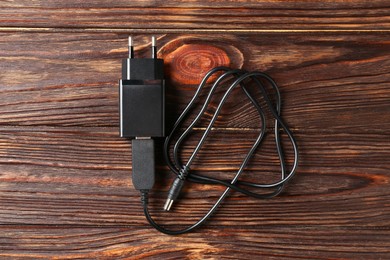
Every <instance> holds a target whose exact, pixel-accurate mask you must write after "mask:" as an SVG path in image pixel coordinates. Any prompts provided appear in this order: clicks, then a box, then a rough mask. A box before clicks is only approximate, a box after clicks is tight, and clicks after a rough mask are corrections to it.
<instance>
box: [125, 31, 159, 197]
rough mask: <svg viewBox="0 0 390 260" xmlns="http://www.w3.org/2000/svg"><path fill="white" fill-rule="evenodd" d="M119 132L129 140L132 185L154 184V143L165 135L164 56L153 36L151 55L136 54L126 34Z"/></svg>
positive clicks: (141, 187)
mask: <svg viewBox="0 0 390 260" xmlns="http://www.w3.org/2000/svg"><path fill="white" fill-rule="evenodd" d="M119 117H120V118H119V121H120V136H121V137H126V138H135V139H133V140H132V161H133V166H132V168H133V175H132V179H133V185H134V187H135V188H136V189H137V190H149V189H151V188H152V187H153V184H154V176H155V166H154V143H153V140H152V139H151V138H152V137H164V136H165V81H164V60H162V59H158V58H157V49H156V40H155V38H154V37H153V38H152V57H151V58H135V57H134V49H133V42H132V38H131V37H129V57H128V58H127V59H124V60H122V79H121V80H120V81H119Z"/></svg>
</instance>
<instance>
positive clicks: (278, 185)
mask: <svg viewBox="0 0 390 260" xmlns="http://www.w3.org/2000/svg"><path fill="white" fill-rule="evenodd" d="M221 72H224V73H222V74H221V75H220V76H219V77H218V78H217V79H216V81H215V82H214V84H213V85H212V87H211V89H210V91H209V93H208V95H207V97H206V100H205V102H204V104H203V106H202V108H201V109H200V111H199V112H198V114H197V115H196V117H195V118H194V119H193V120H192V122H191V123H190V125H189V126H188V127H187V128H186V129H185V130H184V131H183V133H182V134H181V135H180V136H179V137H178V139H177V140H176V142H175V144H174V145H173V152H172V155H171V153H170V144H171V143H172V138H173V136H174V134H175V133H176V132H177V131H178V129H179V126H181V124H182V123H183V122H184V120H185V119H186V118H187V116H188V115H189V113H190V112H191V110H192V109H193V107H194V105H195V104H196V102H197V99H198V98H199V95H200V93H201V91H202V90H203V89H204V87H205V85H206V82H207V81H208V79H209V78H210V77H211V76H213V75H215V74H216V73H221ZM229 80H230V81H231V80H234V82H233V83H231V84H230V85H229V87H228V88H227V90H226V91H225V94H224V96H223V97H222V99H221V101H220V102H219V104H218V106H217V108H216V110H215V112H214V115H213V117H212V118H211V120H210V122H209V125H208V126H207V128H206V130H205V131H204V133H203V135H202V137H201V138H200V140H199V142H198V144H197V145H196V147H195V148H194V150H193V151H192V154H191V156H190V157H189V158H188V159H187V161H186V163H182V160H181V159H180V156H179V150H180V147H181V145H182V143H183V141H184V140H185V139H186V138H187V137H188V136H189V134H190V133H191V131H192V130H193V128H194V126H195V125H196V123H197V122H198V121H199V120H200V118H201V117H202V115H203V114H204V113H205V111H206V109H207V106H208V105H209V103H210V101H211V97H212V96H213V94H214V92H215V90H216V89H217V88H218V87H222V86H223V85H222V84H223V83H226V82H228V81H229ZM262 82H266V83H267V85H270V86H271V87H272V89H273V91H274V94H275V95H276V100H275V101H272V100H271V98H270V97H269V95H268V92H269V91H268V90H267V89H266V86H265V85H264V84H263V83H262ZM248 83H253V84H255V85H256V86H258V87H259V89H260V91H261V93H262V96H263V98H264V100H265V103H266V104H267V107H268V109H269V110H270V112H271V114H272V115H273V117H274V120H275V127H274V130H275V133H274V135H275V144H276V150H277V154H278V157H279V161H280V167H281V175H280V179H279V181H277V182H274V183H268V184H259V183H252V182H244V181H239V180H238V179H239V177H240V176H241V174H242V173H243V172H244V169H245V167H246V165H247V164H248V162H249V160H250V159H251V157H252V156H253V154H254V152H255V151H256V149H257V148H258V147H259V146H260V144H261V143H262V141H263V140H264V137H265V135H266V116H265V113H264V111H263V109H262V107H261V106H260V105H259V104H258V103H257V101H256V99H255V98H254V97H253V96H252V95H251V94H250V92H249V90H248V89H247V87H246V86H247V84H248ZM237 86H240V87H241V89H242V91H243V92H244V94H245V95H246V96H247V97H248V99H249V100H250V102H251V103H252V105H253V106H254V108H255V109H256V111H257V112H258V114H259V117H260V123H261V131H260V132H259V134H258V136H257V138H256V140H255V142H254V143H253V145H252V147H251V148H250V149H249V151H248V153H247V154H246V156H245V158H244V160H243V161H242V163H241V165H240V167H239V169H238V171H237V172H236V174H235V176H234V178H233V179H232V180H230V181H227V180H220V179H216V178H212V177H207V176H203V175H200V174H195V173H193V172H191V171H190V168H191V165H192V163H193V161H194V160H195V158H196V156H197V154H198V152H199V150H200V149H201V148H202V146H203V144H204V141H205V139H206V138H207V136H208V135H209V133H210V131H211V129H212V127H213V125H214V123H215V121H216V119H217V118H218V115H219V113H220V111H221V109H222V107H223V105H224V104H225V102H226V100H227V98H228V97H229V96H230V94H231V92H232V91H233V89H234V88H236V87H237ZM280 113H281V96H280V92H279V88H278V86H277V84H276V83H275V81H274V80H273V79H272V78H271V77H270V76H268V75H267V74H265V73H263V72H258V71H254V72H247V71H245V70H239V69H237V70H231V69H229V68H226V67H216V68H214V69H212V70H210V71H209V72H208V73H207V74H206V75H205V77H204V78H203V79H202V81H201V82H200V84H199V86H198V89H197V91H196V92H195V94H194V96H193V97H192V99H191V101H190V102H189V103H188V105H187V106H186V107H185V109H184V110H183V112H182V113H181V115H180V116H179V118H178V120H177V121H176V123H175V124H174V126H173V129H172V131H171V133H170V134H169V135H168V136H167V137H166V139H165V143H164V158H165V160H166V163H167V165H168V167H169V168H170V169H171V171H172V172H173V173H175V174H176V176H177V178H176V180H175V182H174V184H173V186H172V188H171V191H170V195H171V193H172V194H174V195H176V196H177V195H178V193H179V192H180V189H181V187H182V185H183V184H184V182H185V181H191V182H195V183H201V184H210V185H223V186H225V187H226V189H225V191H224V192H223V193H222V194H221V196H220V197H219V199H218V200H217V202H215V203H214V205H213V206H212V207H211V208H210V209H209V211H208V212H207V213H206V214H205V215H204V216H203V217H202V218H201V219H200V220H199V221H197V222H196V223H195V224H193V225H191V226H189V227H187V228H185V229H181V230H169V229H166V228H164V227H162V226H160V225H158V224H157V223H156V222H155V221H154V220H153V218H152V216H151V215H150V213H149V210H148V191H147V190H142V191H141V194H142V196H141V200H142V203H143V207H144V213H145V216H146V219H147V220H148V221H149V223H150V224H151V225H152V226H153V227H154V228H156V229H157V230H158V231H160V232H162V233H165V234H169V235H178V234H183V233H186V232H188V231H191V230H193V229H195V228H197V227H199V226H200V225H202V224H203V223H204V222H205V221H206V220H207V219H208V218H209V217H210V216H211V215H212V214H213V213H214V212H215V210H216V209H217V208H218V206H219V205H220V204H221V203H222V201H223V200H224V199H225V198H226V196H227V195H228V194H229V191H230V190H231V189H232V190H235V191H238V192H241V193H243V194H245V195H247V196H251V197H255V198H261V199H266V198H272V197H274V196H277V195H278V194H280V193H281V192H282V191H283V188H284V185H285V183H286V182H288V181H289V180H290V179H291V178H292V177H293V176H294V174H295V172H296V169H297V166H298V159H299V158H298V157H299V155H298V147H297V144H296V141H295V139H294V136H293V134H292V132H291V131H290V130H289V128H288V127H287V125H286V124H285V123H284V121H283V120H282V118H281V116H280ZM281 128H282V129H283V131H284V133H286V134H287V136H288V138H289V140H290V142H291V146H292V149H293V151H294V163H293V165H292V167H291V169H290V170H289V171H288V172H287V165H286V162H285V157H284V153H283V147H282V144H281V140H280V133H281ZM172 157H173V158H172ZM244 187H251V188H259V189H265V191H266V193H260V194H259V193H255V192H252V191H249V190H247V189H245V188H244ZM172 202H173V200H172V201H171V203H172ZM169 207H170V205H169ZM168 210H169V208H168Z"/></svg>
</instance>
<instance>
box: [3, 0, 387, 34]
mask: <svg viewBox="0 0 390 260" xmlns="http://www.w3.org/2000/svg"><path fill="white" fill-rule="evenodd" d="M1 26H2V27H6V26H9V27H43V28H45V27H46V28H47V27H55V28H65V27H66V28H122V29H125V28H131V29H134V28H136V29H153V30H155V29H250V30H256V29H266V30H270V29H271V30H272V29H292V30H296V29H298V30H302V29H333V30H338V29H342V30H343V29H346V30H362V29H363V30H364V29H368V30H370V29H371V30H377V29H387V30H389V29H390V7H389V5H388V3H387V2H386V1H383V0H376V1H370V2H367V1H363V0H354V1H348V2H345V1H341V0H331V1H326V2H324V3H323V4H319V3H318V2H308V1H302V0H301V1H229V2H226V1H222V0H216V1H179V0H175V1H146V0H137V1H131V4H130V3H129V2H128V1H125V0H123V1H115V2H112V1H111V2H102V1H88V3H84V2H79V1H74V0H73V1H66V2H65V1H50V2H47V1H5V2H4V1H3V2H2V3H1V4H0V27H1Z"/></svg>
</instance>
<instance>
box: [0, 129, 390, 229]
mask: <svg viewBox="0 0 390 260" xmlns="http://www.w3.org/2000/svg"><path fill="white" fill-rule="evenodd" d="M116 130H117V129H111V130H110V131H102V130H95V129H85V128H83V129H82V130H77V129H73V130H72V129H69V130H68V131H66V132H63V131H58V130H53V129H50V128H40V129H34V128H30V129H28V130H27V129H26V130H17V131H15V130H12V129H2V131H1V132H2V135H1V139H0V142H1V144H2V145H1V149H0V153H1V154H2V157H1V163H2V165H1V172H2V175H1V178H0V191H1V193H0V194H1V196H0V204H1V205H2V206H3V207H4V208H3V211H1V212H0V223H7V224H27V223H29V224H42V225H43V224H50V225H59V224H73V225H99V226H102V225H109V226H112V225H145V220H144V216H143V215H142V212H141V208H140V202H139V193H138V192H137V191H135V190H133V189H132V187H131V178H130V176H131V175H130V170H131V169H130V166H131V160H130V151H131V150H130V147H129V144H128V142H126V141H125V140H123V139H119V138H118V137H117V133H116ZM255 136H256V134H255V131H244V130H242V131H237V130H235V131H216V132H214V133H212V135H211V139H210V140H209V141H208V142H207V143H206V144H205V147H204V150H203V151H201V153H200V154H199V160H198V161H196V162H195V165H194V166H193V167H192V169H193V170H194V171H201V172H203V173H205V174H208V175H212V176H217V177H219V178H227V177H230V178H231V177H232V174H233V172H234V170H236V169H237V168H238V166H239V163H240V162H241V160H242V159H243V157H244V155H245V153H246V152H247V151H248V149H249V147H250V145H251V140H253V139H254V138H255ZM194 137H195V138H194V139H197V138H198V137H199V133H196V134H195V136H194ZM385 138H386V136H385V135H379V134H361V135H356V134H355V135H346V134H323V133H322V134H315V133H311V134H310V135H307V134H299V133H298V134H297V139H298V141H299V144H301V149H300V151H301V164H300V168H299V171H298V174H297V176H296V177H295V180H294V182H293V183H291V184H290V185H289V187H288V189H287V190H286V192H285V193H284V194H283V195H282V196H281V197H278V198H275V199H272V200H266V201H262V200H255V199H248V198H247V197H245V196H241V195H238V194H236V195H235V196H234V198H232V199H229V200H228V202H226V203H225V205H224V207H223V208H221V210H220V211H219V212H218V214H217V215H216V216H215V218H214V219H213V220H212V221H211V222H210V224H211V225H216V226H221V225H223V226H225V225H226V226H234V225H235V223H236V222H237V221H239V222H240V225H242V226H247V225H249V226H250V225H256V224H259V223H261V225H262V226H263V227H265V226H292V227H295V226H311V225H315V226H334V225H342V226H352V227H354V226H364V227H367V226H371V227H388V226H389V225H390V219H389V218H388V216H389V214H390V209H389V207H388V206H386V203H387V201H388V200H389V198H390V193H389V189H390V187H389V178H390V176H389V174H388V172H389V166H388V165H387V163H386V162H387V160H388V158H389V156H390V155H389V152H390V147H389V144H388V142H387V143H386V142H382V143H381V141H382V140H384V139H385ZM193 145H194V141H189V142H188V143H187V144H186V146H187V147H193ZM225 147H229V149H226V148H225ZM188 152H189V149H185V151H184V157H188ZM248 168H249V169H248V172H247V173H246V174H245V175H246V176H244V178H243V179H245V180H252V181H257V182H259V181H266V180H268V181H270V180H272V179H275V177H276V176H278V174H277V172H278V171H279V167H278V162H277V160H276V154H275V151H274V145H273V142H272V139H270V138H269V139H266V140H265V143H264V145H263V146H262V148H261V149H259V154H258V155H256V156H255V157H254V159H253V160H252V162H251V163H250V165H249V167H248ZM158 169H159V172H160V177H159V182H158V183H159V184H157V185H156V189H155V190H154V193H153V195H152V197H153V198H154V201H153V206H152V209H153V212H154V214H155V215H156V216H158V217H159V219H160V221H161V222H162V223H164V222H166V223H171V224H173V223H178V220H179V224H189V223H191V222H193V221H195V220H196V219H197V218H199V217H200V216H201V215H202V214H203V212H205V211H206V210H207V208H209V207H210V206H211V203H212V202H213V201H215V199H216V198H217V196H218V195H219V194H221V192H222V191H223V188H222V187H218V186H216V187H210V186H203V185H190V186H188V187H187V188H186V190H187V191H188V194H187V195H185V197H186V199H184V200H183V201H182V202H181V203H178V204H177V205H176V208H175V209H176V210H175V211H174V214H173V215H172V214H164V213H163V212H162V211H161V210H160V209H161V207H162V205H163V201H164V199H165V196H166V189H167V187H168V184H169V181H167V180H164V177H165V176H164V175H165V174H166V173H167V169H166V167H163V164H162V163H159V166H158ZM160 182H162V183H160ZM238 208H239V211H237V209H238ZM15 212H17V213H18V214H17V215H16V216H13V215H14V213H15ZM12 216H13V217H12ZM242 218H243V219H245V220H244V221H240V219H242ZM220 223H223V224H220ZM221 227H222V226H221Z"/></svg>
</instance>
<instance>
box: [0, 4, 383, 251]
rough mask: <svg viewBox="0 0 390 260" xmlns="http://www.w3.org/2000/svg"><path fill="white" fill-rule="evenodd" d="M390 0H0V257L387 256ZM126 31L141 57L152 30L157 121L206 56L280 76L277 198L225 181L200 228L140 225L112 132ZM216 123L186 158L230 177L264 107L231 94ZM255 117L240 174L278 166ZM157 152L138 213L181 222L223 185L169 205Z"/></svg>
mask: <svg viewBox="0 0 390 260" xmlns="http://www.w3.org/2000/svg"><path fill="white" fill-rule="evenodd" d="M389 8H390V6H389V5H388V3H387V2H386V1H383V0H374V1H362V0H351V1H338V0H329V1H325V2H322V3H319V2H316V3H314V2H313V3H310V2H307V1H244V0H239V1H221V0H213V1H198V0H190V1H178V0H174V1H145V0H134V1H131V3H130V2H129V1H127V0H126V1H125V0H119V1H115V2H113V1H105V2H104V1H88V3H86V2H81V1H58V0H51V1H40V0H38V1H25V0H18V1H2V2H1V3H0V39H1V40H0V71H1V72H0V100H1V102H0V258H4V259H24V258H30V259H39V258H44V259H47V258H50V259H55V258H57V259H58V258H59V259H74V258H87V259H113V258H126V259H141V258H146V259H207V258H212V259H221V258H224V259H229V258H230V259H284V258H286V259H291V258H295V259H297V258H307V259H335V258H336V259H389V258H390V250H389V248H390V241H389V238H390V207H389V203H388V201H389V199H390V189H389V188H390V187H389V185H390V184H389V183H390V174H389V170H390V167H389V165H388V158H389V156H390V142H389V140H390V106H389V104H390V88H389V85H390V62H389V61H390V51H389V50H390V41H389V39H390V38H389V32H390V15H389V14H390V12H389V11H390V9H389ZM130 32H131V33H132V34H133V36H134V42H135V49H136V55H137V56H138V57H148V56H149V55H150V50H149V48H150V37H151V35H152V34H151V33H153V34H154V35H156V36H157V38H158V43H159V47H160V49H159V54H158V55H159V56H160V57H162V58H164V59H165V63H166V67H167V70H166V71H165V73H166V78H167V103H168V113H167V117H168V124H171V123H172V121H173V120H174V119H175V118H176V117H177V115H178V113H179V112H180V111H181V110H182V109H183V107H184V105H185V104H186V102H188V100H189V99H190V97H191V95H192V94H193V93H194V91H195V88H196V83H197V82H198V81H199V80H200V79H201V78H202V76H203V75H204V73H205V72H206V71H207V70H208V69H210V68H212V67H214V66H217V65H225V66H231V67H242V68H245V69H250V70H253V69H259V70H262V71H265V72H267V73H269V74H270V75H272V77H274V78H275V80H276V81H277V82H278V83H279V84H280V88H281V93H282V97H283V108H284V111H283V116H284V117H285V120H286V121H287V123H288V124H289V125H290V126H291V128H292V129H293V130H294V133H295V135H296V137H297V141H298V145H299V150H300V153H301V159H300V166H299V168H298V172H297V175H296V176H295V178H294V179H293V180H292V182H291V183H290V184H289V185H288V186H287V188H286V190H285V192H284V193H282V194H281V195H280V196H278V197H276V198H273V199H270V200H256V199H251V198H247V197H246V196H243V195H241V194H238V193H232V195H231V196H230V197H229V198H228V199H227V200H226V201H225V202H224V204H223V207H221V208H220V209H219V210H218V211H217V213H216V214H215V215H214V216H213V218H212V219H210V221H209V222H207V225H206V226H204V227H203V228H202V229H200V230H198V231H197V232H194V233H190V234H186V235H183V236H180V237H171V236H165V235H162V234H160V233H158V232H157V231H155V230H154V229H152V228H151V227H150V226H149V225H148V224H147V222H146V220H145V218H144V216H143V213H142V209H141V205H140V198H139V194H138V192H137V191H135V190H134V189H133V188H132V183H131V146H130V143H129V141H128V140H124V139H120V138H119V137H118V105H117V100H118V89H117V81H118V79H119V78H120V64H121V59H122V58H124V57H126V55H127V47H126V44H127V39H126V38H127V36H128V35H127V34H128V33H130ZM173 32H174V33H176V34H172V33H173ZM200 32H202V33H203V34H200ZM136 33H138V34H136ZM252 91H255V89H253V88H252ZM220 94H221V93H220V92H219V93H218V94H217V96H216V97H215V99H214V100H213V102H212V104H211V105H210V108H211V110H212V109H213V108H215V105H216V102H217V100H218V97H220ZM259 100H260V103H262V102H263V101H262V99H261V98H260V97H259ZM267 114H269V112H267ZM210 116H211V111H209V112H208V113H207V115H206V116H205V118H204V119H203V120H202V122H200V124H199V125H198V126H197V130H196V131H195V133H194V135H193V136H192V137H191V138H190V139H189V140H187V141H186V142H185V148H184V150H183V152H182V154H183V156H184V157H186V156H188V155H189V153H190V151H191V148H192V147H193V146H194V145H195V143H196V140H197V138H199V137H200V134H201V133H202V130H203V129H204V127H205V125H206V123H207V120H208V119H210ZM215 126H216V128H215V129H214V130H213V131H212V134H211V136H210V138H209V139H208V140H207V142H206V144H205V146H204V147H203V149H202V151H201V152H200V154H199V158H198V159H197V160H196V161H195V163H194V165H193V167H192V170H193V171H195V172H200V173H202V174H206V175H211V176H216V177H220V178H230V177H232V176H233V174H234V171H235V170H237V168H238V166H239V163H240V162H241V160H242V158H243V157H244V155H245V153H246V152H247V151H248V149H249V147H250V145H251V142H252V140H253V139H254V138H255V137H256V134H258V131H259V129H260V124H259V119H258V116H257V115H256V113H255V111H254V109H253V108H252V107H251V106H250V105H249V103H248V102H247V101H246V99H245V97H244V95H243V94H242V93H241V91H240V90H235V91H234V92H233V95H232V96H231V97H230V99H229V101H228V103H227V104H226V106H225V107H224V108H223V110H222V113H221V116H220V117H219V118H218V120H217V123H216V125H215ZM267 127H268V128H267V138H266V139H265V142H264V144H263V145H262V146H261V148H260V149H259V150H258V154H256V155H255V157H254V158H253V160H252V161H251V162H250V164H249V165H248V167H247V169H246V172H245V175H244V176H243V177H242V178H243V179H245V180H251V181H271V180H274V179H275V178H277V176H278V174H279V173H278V172H279V166H278V161H277V157H276V152H275V148H274V142H273V139H272V131H271V128H272V123H271V122H269V123H268V125H267ZM283 143H284V145H285V146H286V147H288V142H287V140H285V138H284V140H283ZM291 155H292V154H291V151H289V152H287V154H286V156H287V159H288V162H289V164H291V159H292V158H291ZM157 157H158V158H157V159H158V161H157V169H158V173H159V174H158V176H157V184H156V186H155V189H154V190H153V192H152V193H151V201H150V202H151V205H150V209H151V213H152V214H153V216H154V217H155V218H156V219H157V221H158V222H159V223H161V224H164V225H168V226H170V227H176V228H179V227H184V226H185V225H188V224H190V223H193V222H194V221H196V220H197V219H199V218H200V217H202V216H203V214H204V212H206V210H207V209H208V208H209V207H211V205H212V203H213V202H214V201H215V200H216V199H217V198H218V196H219V195H220V194H221V193H222V192H223V190H224V188H223V187H219V186H203V185H195V184H188V185H186V186H185V188H184V191H183V193H182V199H181V200H180V201H179V202H178V203H176V204H175V205H174V208H173V211H172V212H169V213H165V212H163V211H162V210H161V207H162V205H163V203H164V200H165V198H166V197H165V196H166V192H167V189H168V186H169V184H170V180H171V178H172V176H171V174H169V173H168V169H167V167H166V166H165V164H164V162H163V160H162V158H161V157H162V156H161V151H160V150H158V156H157Z"/></svg>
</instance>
